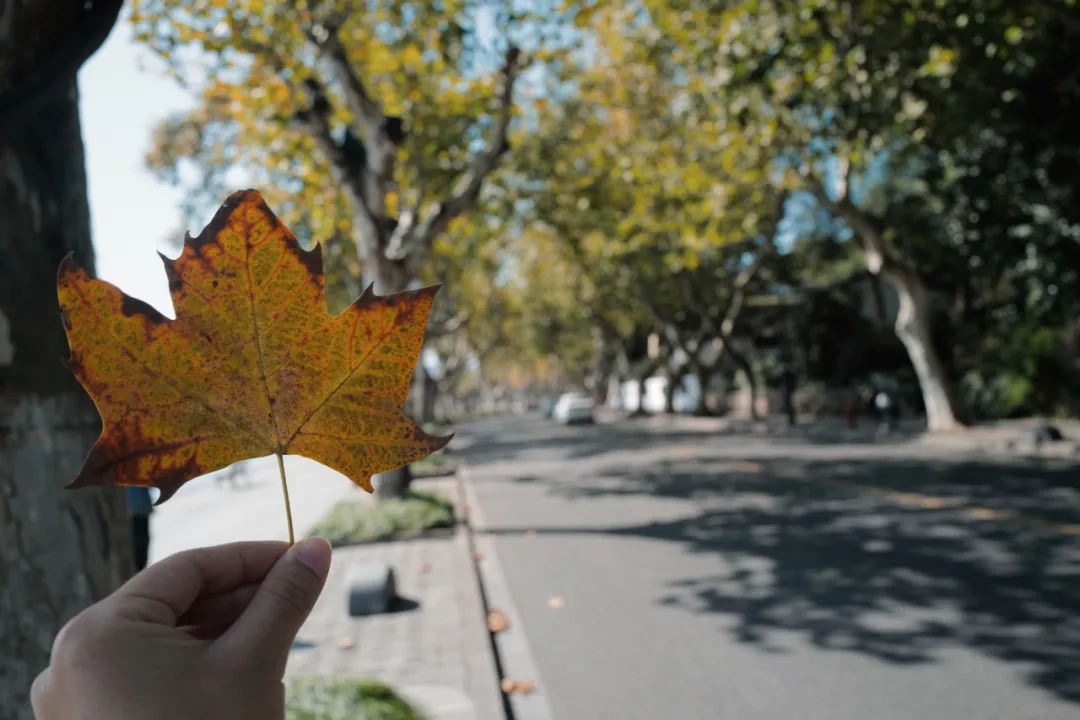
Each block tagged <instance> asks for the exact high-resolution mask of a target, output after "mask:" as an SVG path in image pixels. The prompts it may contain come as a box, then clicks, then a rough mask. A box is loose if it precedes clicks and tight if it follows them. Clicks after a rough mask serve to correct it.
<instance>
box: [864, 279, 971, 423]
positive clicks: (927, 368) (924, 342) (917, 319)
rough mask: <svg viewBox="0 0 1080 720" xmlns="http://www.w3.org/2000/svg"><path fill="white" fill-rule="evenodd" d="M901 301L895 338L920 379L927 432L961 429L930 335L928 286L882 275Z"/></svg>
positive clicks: (919, 282) (914, 281)
mask: <svg viewBox="0 0 1080 720" xmlns="http://www.w3.org/2000/svg"><path fill="white" fill-rule="evenodd" d="M882 274H883V275H884V277H885V280H886V281H887V282H888V283H889V284H890V285H892V286H893V289H894V290H896V294H897V296H898V298H899V301H900V302H899V305H900V307H899V310H898V311H897V314H896V326H895V327H896V336H897V337H898V338H900V342H902V343H903V344H904V347H905V348H906V349H907V352H908V357H910V358H911V364H912V365H913V366H914V368H915V375H916V376H917V377H918V378H919V389H920V390H921V391H922V398H923V405H924V406H925V408H926V424H927V429H928V430H930V431H931V432H941V431H947V430H955V429H957V428H959V427H960V426H961V424H960V422H959V421H958V420H957V418H956V413H955V412H954V410H953V400H952V397H951V395H950V392H949V384H948V380H947V379H946V378H947V376H946V374H945V368H944V366H943V365H942V363H941V359H940V358H939V357H938V354H937V350H936V349H935V348H934V342H933V339H932V338H931V335H930V327H931V324H930V300H929V297H928V293H927V291H926V286H925V285H923V283H922V281H921V280H920V279H919V278H918V277H916V276H915V275H913V274H906V273H900V272H886V273H882Z"/></svg>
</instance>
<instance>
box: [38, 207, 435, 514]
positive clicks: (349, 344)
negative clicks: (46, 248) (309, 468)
mask: <svg viewBox="0 0 1080 720" xmlns="http://www.w3.org/2000/svg"><path fill="white" fill-rule="evenodd" d="M161 257H162V260H163V261H164V263H165V271H166V274H167V276H168V279H169V290H170V292H171V294H172V301H173V306H174V308H175V310H176V319H175V320H169V319H168V318H166V317H165V316H164V315H162V314H161V313H160V312H158V311H157V310H155V309H154V308H153V307H151V306H150V305H148V304H146V303H144V302H142V301H141V300H137V299H135V298H132V297H129V296H127V295H125V294H124V293H123V292H121V291H120V290H119V289H118V288H116V287H115V286H113V285H111V284H110V283H107V282H105V281H103V280H99V279H96V278H93V277H91V276H90V275H89V274H88V273H87V272H86V271H85V270H83V269H82V268H80V267H79V266H78V265H76V264H75V262H74V261H73V260H72V259H71V257H70V256H68V257H67V258H65V259H64V261H63V263H62V264H61V266H60V273H59V279H58V282H57V285H58V291H59V297H60V308H61V314H62V319H63V323H64V327H65V329H66V330H67V337H68V344H69V345H70V347H71V358H70V360H68V361H67V365H68V366H69V367H70V368H71V370H72V371H73V372H74V373H75V376H76V377H77V378H78V379H79V382H81V383H82V385H83V387H84V388H86V390H87V392H88V393H89V394H90V396H91V397H92V398H93V400H94V403H95V404H96V405H97V409H98V412H99V413H100V414H101V418H102V423H103V426H104V427H103V429H102V433H101V436H100V437H99V438H98V440H97V442H96V443H94V447H93V448H92V449H91V451H90V454H89V455H88V456H87V458H86V462H85V463H84V465H83V467H82V470H81V471H80V472H79V475H78V477H76V478H75V480H74V481H73V482H72V483H71V484H70V485H68V487H69V488H79V487H86V486H93V485H109V484H116V485H137V486H143V487H157V488H160V490H161V497H160V498H159V500H158V502H159V503H161V502H164V501H165V500H167V499H168V498H169V497H171V496H172V495H173V494H174V493H175V492H176V491H177V489H179V488H180V486H181V485H183V484H184V483H185V482H187V481H188V480H191V479H192V478H195V477H198V476H199V475H203V474H205V473H209V472H212V471H214V470H218V469H221V468H224V467H227V466H229V465H231V464H232V463H234V462H237V461H240V460H246V459H249V458H255V457H262V456H265V455H277V456H278V461H279V467H280V468H281V469H282V480H283V485H284V466H283V465H282V464H281V456H282V455H286V454H296V455H303V456H305V457H308V458H311V459H312V460H316V461H318V462H320V463H322V464H324V465H326V466H328V467H331V468H333V469H334V470H337V471H338V472H340V473H342V474H343V475H345V476H346V477H348V478H349V479H350V480H352V481H353V482H354V483H356V484H357V485H359V486H360V487H362V488H364V489H365V490H367V491H368V492H371V490H372V487H371V476H372V475H373V474H375V473H379V472H385V471H386V470H390V469H393V468H395V467H400V466H402V465H405V464H407V463H410V462H414V461H416V460H419V459H420V458H422V457H424V456H426V455H428V454H430V453H432V452H434V451H436V450H438V449H439V448H442V447H444V446H445V445H446V444H447V443H448V442H449V441H450V439H451V438H452V437H453V436H452V435H450V436H446V437H435V436H431V435H428V434H427V433H425V432H424V431H423V430H421V429H420V428H419V427H417V426H416V425H415V424H413V422H412V421H411V420H409V419H408V418H407V417H405V415H404V413H403V412H402V407H403V406H404V403H405V398H406V395H407V394H408V391H409V381H410V379H411V377H412V373H413V370H414V368H415V366H416V361H417V359H418V357H419V354H420V349H421V346H422V345H423V340H424V327H425V324H426V322H427V316H428V313H429V311H430V309H431V303H432V299H433V297H434V295H435V293H436V291H437V290H438V286H434V287H428V288H424V289H421V290H411V291H408V292H402V293H398V294H395V295H388V296H386V297H379V296H377V295H375V294H374V292H372V289H371V287H369V288H368V289H367V290H365V291H364V293H363V294H362V295H361V296H360V298H359V299H358V300H356V302H354V303H353V304H352V305H350V306H349V307H348V308H347V309H346V310H345V311H343V312H342V313H341V314H339V315H330V314H329V313H328V312H327V310H326V296H325V292H324V282H325V279H324V276H323V266H322V252H321V249H320V246H318V245H316V246H315V247H314V248H313V249H311V250H304V249H303V248H301V247H300V244H299V243H298V242H297V240H296V237H295V236H294V235H293V234H292V233H291V232H290V231H289V230H288V229H287V228H286V227H285V226H284V225H283V224H282V223H281V221H280V220H278V219H277V217H276V216H275V215H274V214H273V213H272V212H271V211H270V209H269V208H268V207H267V206H266V203H265V202H264V201H263V198H262V196H261V195H260V194H259V193H258V192H256V191H254V190H244V191H241V192H237V193H234V194H233V195H231V196H230V197H229V198H228V199H227V200H226V201H225V203H224V204H223V205H222V206H221V208H220V209H219V210H218V212H217V214H216V215H215V216H214V219H213V220H212V221H211V222H210V224H209V225H208V226H207V227H206V229H205V230H203V232H202V233H201V234H200V235H199V236H198V237H197V238H191V237H190V236H189V237H187V238H186V239H185V242H184V248H183V250H182V251H181V253H180V257H178V258H177V259H175V260H170V259H168V258H166V257H165V256H161ZM287 503H288V495H287V494H286V505H287ZM290 524H291V523H290ZM290 530H291V528H290ZM290 534H291V533H290Z"/></svg>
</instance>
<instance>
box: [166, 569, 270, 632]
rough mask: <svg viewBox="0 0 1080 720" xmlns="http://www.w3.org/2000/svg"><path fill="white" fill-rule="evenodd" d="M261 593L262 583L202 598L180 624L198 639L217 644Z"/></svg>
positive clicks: (180, 619)
mask: <svg viewBox="0 0 1080 720" xmlns="http://www.w3.org/2000/svg"><path fill="white" fill-rule="evenodd" d="M258 589H259V583H251V584H248V585H241V586H240V587H238V588H233V589H232V590H226V591H225V592H223V593H218V594H216V595H207V596H204V597H201V598H199V599H198V600H196V601H195V604H194V605H192V606H191V608H190V609H189V610H188V611H187V612H186V613H184V614H183V615H182V616H180V618H179V619H178V620H177V622H176V624H177V626H178V627H181V628H183V629H185V630H187V631H188V632H189V633H191V634H192V635H193V636H195V637H197V638H200V639H203V640H213V639H215V638H217V637H219V636H220V635H221V634H222V633H223V632H225V631H226V630H228V629H229V627H231V626H232V624H233V623H234V622H236V619H237V618H238V617H240V616H241V615H243V613H244V611H245V610H247V606H248V605H249V604H250V603H251V599H252V598H253V597H255V593H256V591H258Z"/></svg>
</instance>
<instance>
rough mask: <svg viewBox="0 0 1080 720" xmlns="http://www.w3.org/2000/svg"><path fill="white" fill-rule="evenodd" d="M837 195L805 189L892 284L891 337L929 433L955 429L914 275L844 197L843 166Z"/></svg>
mask: <svg viewBox="0 0 1080 720" xmlns="http://www.w3.org/2000/svg"><path fill="white" fill-rule="evenodd" d="M844 166H845V171H844V172H843V182H842V188H841V191H840V199H839V200H833V199H832V198H831V197H830V196H829V195H828V193H826V192H825V188H824V186H823V185H822V184H821V182H820V181H817V180H815V179H812V178H811V180H810V185H809V189H810V191H811V192H812V193H813V194H814V197H816V198H817V199H818V202H820V203H821V204H822V205H823V206H824V207H825V208H827V209H828V210H829V211H830V212H832V213H833V214H835V215H837V216H839V217H841V218H843V220H844V221H845V222H846V223H847V224H848V226H850V227H851V229H852V230H853V231H854V232H855V235H856V236H857V237H858V238H859V240H860V242H861V243H862V246H863V251H864V252H865V253H866V267H867V269H868V270H869V271H870V272H871V273H872V274H874V275H880V276H881V277H883V278H884V279H885V281H886V282H887V283H889V284H890V285H892V287H893V290H895V291H896V294H897V297H898V299H899V305H900V307H899V310H898V311H897V314H896V335H897V337H899V338H900V342H902V343H903V344H904V348H906V349H907V352H908V357H910V358H911V364H912V366H913V367H914V368H915V374H916V376H918V378H919V389H920V390H921V391H922V396H923V405H925V407H926V425H927V429H928V430H930V431H931V432H940V431H944V430H955V429H957V428H959V427H961V426H962V425H961V423H960V422H959V420H957V417H956V411H955V410H954V408H955V405H954V404H953V398H952V395H951V393H950V392H949V382H948V378H947V376H946V375H945V369H944V365H943V364H942V362H941V358H939V357H938V354H937V350H936V349H935V348H934V342H933V339H932V338H931V333H930V299H929V297H928V295H927V292H926V286H925V285H923V282H922V280H921V279H920V278H919V276H918V275H917V274H916V273H915V272H914V270H913V269H911V267H910V265H909V264H908V263H907V262H905V261H904V259H903V258H901V257H898V256H897V255H896V254H895V253H894V251H893V249H892V248H890V247H889V245H888V243H886V242H885V239H884V236H883V233H882V232H881V228H880V227H879V225H878V223H877V221H876V220H875V219H874V218H873V217H871V216H870V215H868V214H867V213H865V212H863V211H862V210H861V209H859V208H858V207H856V206H855V204H854V203H852V202H851V199H850V198H849V197H848V195H847V170H848V169H849V168H850V165H846V164H845V165H844Z"/></svg>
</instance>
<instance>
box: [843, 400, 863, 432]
mask: <svg viewBox="0 0 1080 720" xmlns="http://www.w3.org/2000/svg"><path fill="white" fill-rule="evenodd" d="M844 417H845V418H846V419H847V427H848V430H854V429H856V428H857V427H859V409H858V407H856V405H855V401H854V400H852V399H851V398H848V399H847V400H845V401H844Z"/></svg>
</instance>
